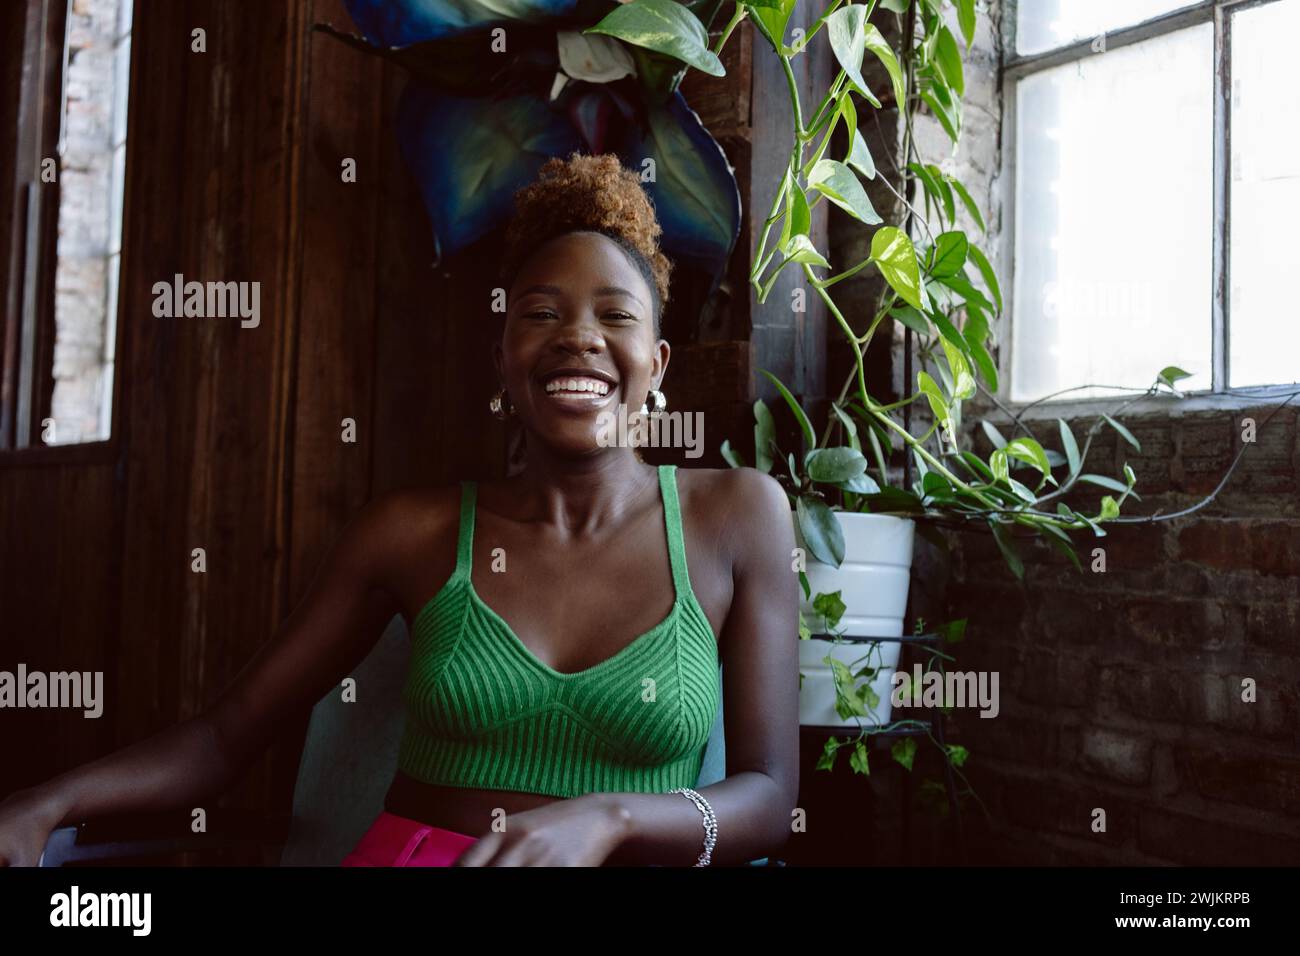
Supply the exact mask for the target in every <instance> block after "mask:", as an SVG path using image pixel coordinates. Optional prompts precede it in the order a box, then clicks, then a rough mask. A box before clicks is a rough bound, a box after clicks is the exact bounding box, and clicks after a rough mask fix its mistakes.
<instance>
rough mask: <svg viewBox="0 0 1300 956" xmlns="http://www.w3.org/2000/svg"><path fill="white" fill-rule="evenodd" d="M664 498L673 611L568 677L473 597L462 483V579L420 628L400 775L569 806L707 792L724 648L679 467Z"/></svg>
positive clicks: (470, 522) (670, 468)
mask: <svg viewBox="0 0 1300 956" xmlns="http://www.w3.org/2000/svg"><path fill="white" fill-rule="evenodd" d="M659 489H660V494H661V496H662V499H663V508H664V525H665V528H666V530H667V535H668V553H669V560H670V562H671V565H672V572H673V587H674V590H675V594H676V599H675V602H674V604H673V608H672V610H671V611H670V612H669V614H668V616H667V617H666V618H664V619H663V620H662V621H660V622H659V624H657V625H655V626H654V627H653V628H651V629H650V630H649V631H647V632H646V633H644V634H642V635H640V636H639V637H637V638H636V639H635V640H633V641H632V643H630V644H628V645H627V646H625V647H624V648H623V649H622V650H620V651H619V652H618V653H617V654H615V655H614V656H613V657H609V658H606V659H605V660H603V661H601V662H600V663H598V664H595V665H593V666H591V667H589V668H587V669H586V670H581V671H577V672H575V673H571V674H565V673H561V672H560V671H556V670H553V669H552V668H551V667H549V666H548V665H546V664H545V663H543V662H542V661H541V660H539V659H538V658H537V656H536V655H535V654H533V652H532V651H530V650H529V649H528V647H527V646H526V645H525V644H524V643H523V642H522V641H521V640H520V639H519V638H518V636H517V635H516V634H515V633H514V631H513V630H511V628H510V626H509V625H508V624H507V623H506V622H505V621H504V620H503V619H502V618H501V616H500V615H498V614H497V613H496V612H495V611H493V610H492V608H491V607H489V606H488V605H487V604H486V603H485V602H484V601H483V599H482V598H480V597H479V595H478V592H477V591H475V589H474V584H473V581H472V580H471V574H470V569H471V564H472V556H473V553H474V503H475V493H476V489H475V485H474V483H473V482H469V481H465V482H461V508H460V530H459V534H458V541H457V548H456V569H455V571H454V572H453V573H452V575H451V577H450V578H449V579H448V580H447V582H446V584H444V585H443V587H442V589H441V590H440V591H439V592H438V593H437V594H436V595H434V596H433V598H431V599H430V600H429V602H428V604H426V605H425V606H424V607H423V608H422V609H421V610H420V612H419V613H418V614H417V615H416V617H415V619H414V620H413V621H412V624H411V663H410V669H409V671H408V674H407V678H406V683H405V685H404V687H403V691H402V694H403V702H404V705H405V709H406V714H405V716H406V722H405V726H404V728H403V732H402V738H401V743H400V745H399V748H398V760H397V766H398V769H400V770H401V771H403V772H404V773H406V774H408V775H409V776H411V777H414V778H415V779H417V780H422V781H424V782H426V783H433V784H442V785H445V786H456V787H481V788H485V789H496V790H517V791H523V792H528V793H540V794H548V795H551V796H557V797H576V796H580V795H582V794H584V793H593V792H610V791H637V792H646V793H650V792H665V791H668V790H670V789H672V788H674V787H693V786H695V785H696V783H697V782H698V778H699V774H700V766H701V764H702V762H703V760H704V749H705V746H706V744H707V743H708V740H709V734H710V732H711V730H712V729H713V723H714V720H715V719H716V717H717V713H718V708H719V707H720V706H721V693H722V689H721V680H720V673H719V666H718V651H717V641H716V638H715V636H714V633H713V628H712V626H711V625H710V624H709V620H708V618H707V617H706V616H705V614H704V611H703V609H702V608H701V607H700V605H699V602H698V601H697V600H696V597H695V592H694V590H693V589H692V588H691V581H690V576H689V575H688V574H687V569H686V549H685V545H684V544H683V540H682V520H681V508H680V505H679V503H678V499H677V478H676V466H675V465H660V466H659ZM558 599H560V600H563V599H564V598H558ZM612 626H616V625H612Z"/></svg>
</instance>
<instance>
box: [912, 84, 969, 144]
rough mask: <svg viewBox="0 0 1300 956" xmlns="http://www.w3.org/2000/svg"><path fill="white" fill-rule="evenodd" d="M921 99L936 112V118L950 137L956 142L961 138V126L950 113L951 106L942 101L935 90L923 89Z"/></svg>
mask: <svg viewBox="0 0 1300 956" xmlns="http://www.w3.org/2000/svg"><path fill="white" fill-rule="evenodd" d="M921 99H922V100H924V101H925V104H926V105H927V106H928V107H930V110H931V112H933V113H934V118H935V119H937V120H938V121H939V125H940V126H942V127H943V131H944V132H945V133H947V134H948V138H949V139H950V140H952V141H953V143H954V144H956V143H957V142H959V141H960V140H961V127H960V126H959V125H958V122H957V119H956V117H954V116H953V115H952V114H951V113H950V108H949V107H947V106H945V105H944V104H943V103H941V102H940V101H939V99H938V97H936V96H935V94H934V91H933V90H921Z"/></svg>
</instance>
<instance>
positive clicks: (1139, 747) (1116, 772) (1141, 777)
mask: <svg viewBox="0 0 1300 956" xmlns="http://www.w3.org/2000/svg"><path fill="white" fill-rule="evenodd" d="M1079 736H1080V740H1079V751H1080V760H1079V762H1080V765H1081V766H1082V767H1083V768H1084V769H1085V770H1088V771H1090V772H1092V773H1096V774H1099V775H1100V776H1102V777H1105V778H1107V779H1109V780H1115V781H1118V782H1119V783H1126V784H1130V785H1135V786H1136V785H1142V784H1145V783H1147V782H1148V781H1149V780H1150V779H1151V741H1150V740H1149V739H1146V738H1144V737H1139V736H1135V735H1133V734H1130V733H1125V732H1124V731H1121V730H1114V729H1112V728H1108V727H1085V728H1083V729H1082V730H1081V732H1080V735H1079Z"/></svg>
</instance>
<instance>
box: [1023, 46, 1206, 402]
mask: <svg viewBox="0 0 1300 956" xmlns="http://www.w3.org/2000/svg"><path fill="white" fill-rule="evenodd" d="M1213 40H1214V31H1213V26H1212V25H1211V24H1209V23H1205V24H1199V25H1197V26H1195V27H1191V28H1189V29H1185V30H1180V31H1178V32H1176V33H1172V34H1168V35H1166V36H1162V37H1156V38H1153V39H1151V40H1147V41H1144V42H1142V43H1137V44H1133V45H1131V46H1127V47H1122V48H1120V49H1117V50H1112V51H1111V52H1109V53H1106V54H1104V55H1102V56H1092V57H1087V58H1085V59H1083V60H1080V61H1078V62H1076V63H1071V64H1068V65H1065V66H1061V67H1056V68H1053V69H1051V70H1045V71H1043V72H1042V73H1036V74H1033V75H1031V76H1028V77H1026V78H1025V79H1023V80H1021V81H1020V83H1019V84H1018V85H1017V88H1016V96H1017V106H1016V110H1017V113H1016V122H1017V127H1016V207H1015V220H1016V222H1015V236H1016V238H1015V245H1016V248H1015V298H1014V305H1013V308H1014V313H1015V314H1014V317H1013V320H1012V324H1011V327H1012V359H1011V363H1012V368H1011V397H1012V399H1013V400H1015V401H1022V400H1028V399H1035V398H1040V397H1042V396H1043V395H1046V394H1047V393H1049V392H1055V391H1058V390H1060V389H1063V388H1070V387H1073V386H1077V385H1083V384H1093V383H1095V384H1103V385H1123V386H1135V387H1139V388H1142V387H1146V386H1148V385H1150V384H1151V383H1152V382H1153V381H1154V379H1155V376H1156V374H1157V373H1158V372H1159V371H1160V369H1162V368H1164V367H1165V366H1166V365H1177V366H1180V367H1181V368H1183V369H1186V370H1187V371H1189V372H1191V373H1193V377H1192V378H1191V379H1184V380H1183V382H1182V383H1181V384H1182V385H1184V386H1185V387H1186V388H1188V389H1201V388H1209V387H1210V354H1211V352H1210V350H1211V325H1210V323H1211V303H1212V281H1213V280H1212V265H1211V262H1212V258H1211V257H1212V245H1211V239H1212V222H1211V220H1212V215H1213V198H1214V195H1213V179H1212V170H1213V73H1214V65H1213ZM1116 394H1119V393H1117V392H1114V391H1108V390H1096V389H1088V390H1082V391H1078V392H1073V393H1071V394H1070V395H1069V396H1065V397H1070V398H1087V397H1090V396H1093V395H1116Z"/></svg>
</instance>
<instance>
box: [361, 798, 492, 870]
mask: <svg viewBox="0 0 1300 956" xmlns="http://www.w3.org/2000/svg"><path fill="white" fill-rule="evenodd" d="M477 842H478V837H472V836H468V835H467V834H464V833H457V832H456V831H455V830H445V829H443V828H442V827H432V826H429V825H428V824H427V823H421V822H420V821H419V820H412V819H410V818H409V817H400V816H398V815H397V814H395V813H389V812H388V811H387V810H384V811H383V812H381V813H380V814H379V816H377V817H376V818H375V822H374V823H372V824H370V829H368V830H367V831H366V832H365V835H364V836H362V837H361V839H360V841H358V843H357V845H356V846H355V847H353V849H352V852H351V853H349V854H348V855H347V856H345V857H344V858H343V861H342V862H341V863H340V864H339V866H451V865H452V863H453V862H455V860H456V858H457V857H458V856H460V855H461V854H462V853H464V852H465V850H466V848H468V847H469V846H471V845H473V844H475V843H477Z"/></svg>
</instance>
